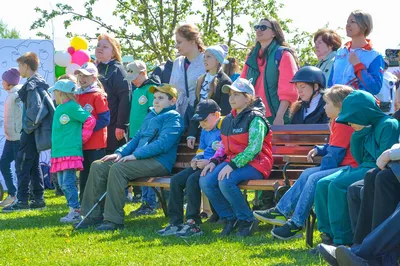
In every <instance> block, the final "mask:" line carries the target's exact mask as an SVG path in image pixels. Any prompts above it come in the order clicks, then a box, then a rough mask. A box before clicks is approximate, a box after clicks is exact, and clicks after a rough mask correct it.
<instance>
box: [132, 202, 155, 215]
mask: <svg viewBox="0 0 400 266" xmlns="http://www.w3.org/2000/svg"><path fill="white" fill-rule="evenodd" d="M156 213H157V211H156V210H155V209H153V208H152V207H150V206H149V205H147V204H142V205H141V206H140V207H139V208H138V209H136V210H134V211H131V213H130V214H129V215H131V216H142V215H154V214H156Z"/></svg>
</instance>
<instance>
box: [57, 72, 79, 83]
mask: <svg viewBox="0 0 400 266" xmlns="http://www.w3.org/2000/svg"><path fill="white" fill-rule="evenodd" d="M62 79H67V80H70V81H72V82H73V83H75V84H77V83H78V79H77V78H76V77H75V76H74V75H71V74H64V75H61V76H60V77H58V79H57V80H62Z"/></svg>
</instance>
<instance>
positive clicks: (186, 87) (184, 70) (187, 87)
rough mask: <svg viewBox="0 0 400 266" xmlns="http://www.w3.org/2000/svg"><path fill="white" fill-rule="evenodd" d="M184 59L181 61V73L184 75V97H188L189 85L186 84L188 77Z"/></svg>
mask: <svg viewBox="0 0 400 266" xmlns="http://www.w3.org/2000/svg"><path fill="white" fill-rule="evenodd" d="M186 60H187V58H186V57H185V60H184V61H183V73H184V75H185V89H186V97H187V98H189V85H188V78H187V70H186Z"/></svg>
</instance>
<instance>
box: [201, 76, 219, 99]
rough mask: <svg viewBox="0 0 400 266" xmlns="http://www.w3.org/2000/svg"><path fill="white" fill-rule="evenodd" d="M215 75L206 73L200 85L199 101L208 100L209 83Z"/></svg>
mask: <svg viewBox="0 0 400 266" xmlns="http://www.w3.org/2000/svg"><path fill="white" fill-rule="evenodd" d="M216 75H217V74H215V75H211V74H210V73H209V72H207V74H206V76H205V78H204V81H203V83H202V84H201V89H200V99H201V100H205V99H207V98H208V92H209V91H210V83H211V82H212V81H213V79H214V78H215V76H216Z"/></svg>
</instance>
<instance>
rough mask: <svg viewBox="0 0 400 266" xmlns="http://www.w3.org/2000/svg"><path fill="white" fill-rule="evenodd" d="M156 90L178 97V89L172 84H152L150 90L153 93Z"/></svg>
mask: <svg viewBox="0 0 400 266" xmlns="http://www.w3.org/2000/svg"><path fill="white" fill-rule="evenodd" d="M156 90H158V91H161V92H164V93H166V94H168V95H171V96H172V97H173V98H178V91H177V90H176V89H175V88H174V87H172V85H169V84H161V85H160V86H151V87H150V88H149V92H150V93H153V94H154V92H155V91H156Z"/></svg>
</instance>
